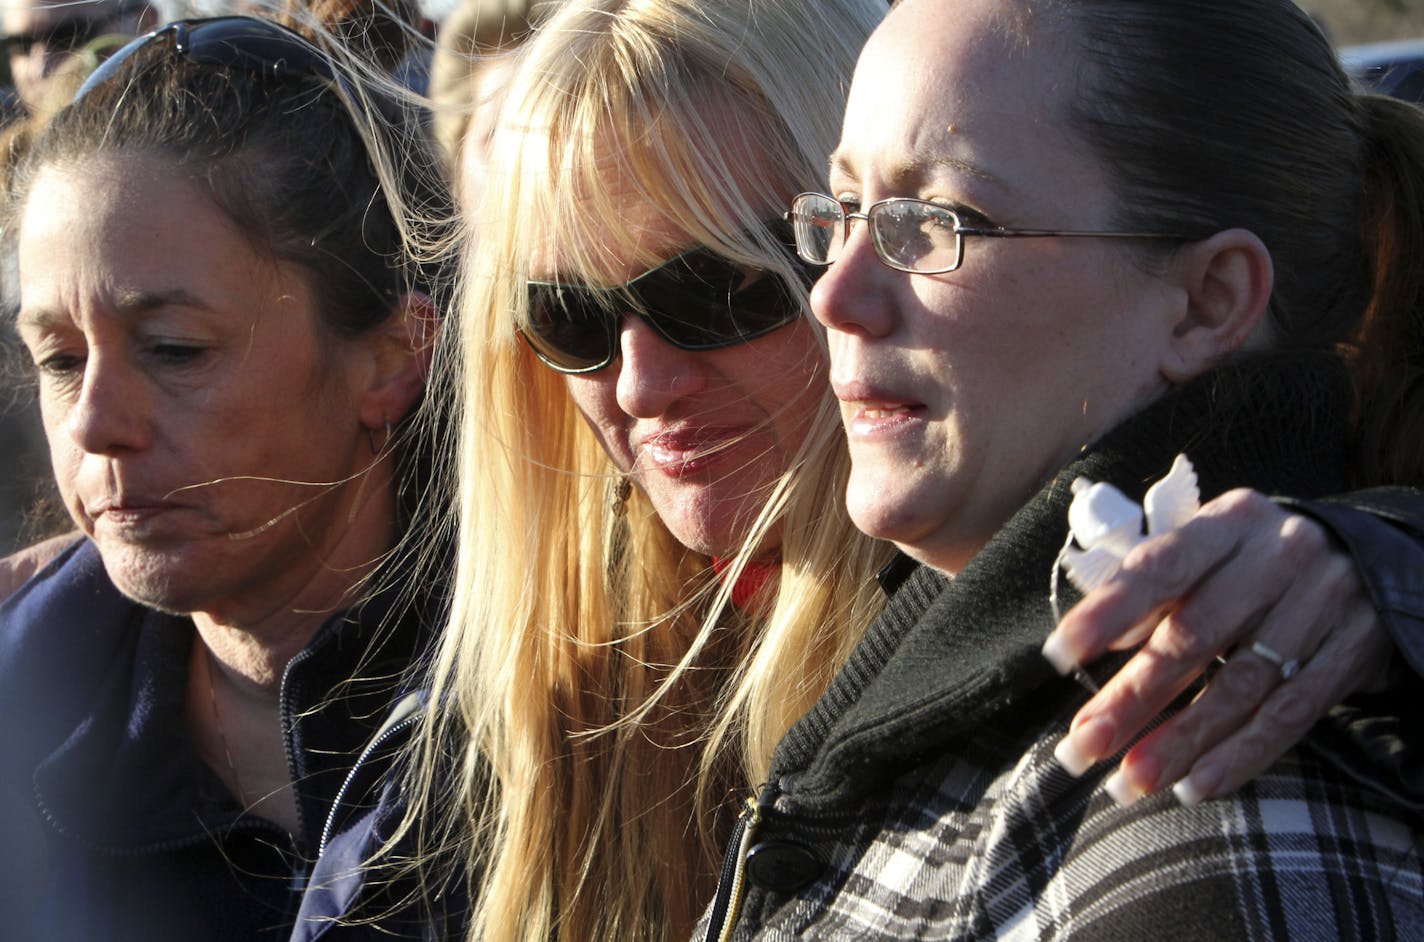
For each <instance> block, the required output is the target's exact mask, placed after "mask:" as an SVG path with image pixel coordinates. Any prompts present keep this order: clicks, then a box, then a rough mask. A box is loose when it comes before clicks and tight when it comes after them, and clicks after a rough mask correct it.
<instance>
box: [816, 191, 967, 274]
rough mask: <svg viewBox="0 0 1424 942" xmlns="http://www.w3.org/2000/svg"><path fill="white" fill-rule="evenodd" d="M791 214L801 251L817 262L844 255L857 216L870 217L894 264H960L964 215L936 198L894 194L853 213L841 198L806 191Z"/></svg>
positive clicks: (938, 267) (883, 253)
mask: <svg viewBox="0 0 1424 942" xmlns="http://www.w3.org/2000/svg"><path fill="white" fill-rule="evenodd" d="M790 215H791V222H792V230H793V232H794V233H795V236H796V254H797V255H799V256H801V258H803V259H805V260H806V261H808V262H811V263H812V264H816V265H829V264H831V263H832V262H834V261H836V260H837V259H838V258H840V255H841V252H842V251H843V250H844V248H845V240H846V238H847V235H848V231H849V227H850V222H851V219H852V218H863V219H866V220H867V223H868V225H869V226H870V238H871V242H872V243H873V245H874V247H875V250H876V253H877V254H878V255H879V256H880V258H881V259H883V260H884V261H885V262H886V263H887V264H889V265H891V266H892V267H894V268H899V269H902V270H904V271H946V270H951V269H953V268H956V267H957V266H958V264H959V259H960V252H961V242H960V239H961V236H960V234H959V231H958V230H959V217H958V216H956V215H955V214H954V212H953V211H952V210H949V209H946V208H944V207H942V206H936V205H934V204H933V203H926V202H923V201H921V200H911V199H890V200H884V201H882V202H879V203H875V204H873V205H871V206H870V207H869V209H868V210H867V211H866V212H865V213H864V214H860V213H851V214H850V215H849V216H848V215H847V214H846V211H845V207H844V206H842V204H841V203H840V201H839V200H836V199H833V198H831V197H829V196H826V195H824V194H820V193H802V194H801V195H800V196H797V197H796V199H795V200H793V201H792V208H791V214H790Z"/></svg>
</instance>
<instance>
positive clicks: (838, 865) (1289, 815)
mask: <svg viewBox="0 0 1424 942" xmlns="http://www.w3.org/2000/svg"><path fill="white" fill-rule="evenodd" d="M1005 725H1006V724H1004V723H995V724H994V725H993V726H991V727H989V728H986V729H984V730H983V731H982V734H981V735H978V736H976V737H975V742H974V743H965V744H964V748H963V749H962V750H961V751H956V752H953V753H946V754H945V755H943V756H942V757H940V758H938V759H937V760H935V761H933V762H932V763H930V764H927V765H925V766H923V767H922V768H919V769H917V770H915V771H913V772H910V773H908V774H906V775H904V776H902V777H901V778H899V779H897V780H896V781H895V783H894V784H893V786H892V787H891V788H890V789H889V791H888V792H887V793H886V795H885V798H884V800H883V801H882V802H880V803H878V804H876V805H872V806H867V807H865V808H863V809H862V810H861V812H860V813H859V814H858V815H857V817H856V819H855V820H854V821H853V822H835V821H834V819H831V820H830V821H821V822H818V821H816V820H815V819H807V818H801V817H799V816H798V814H797V813H796V810H795V806H794V802H792V801H790V800H788V799H783V800H782V802H781V803H780V807H779V808H778V811H779V812H781V813H782V814H778V815H777V816H776V817H775V818H774V819H772V820H770V821H768V822H767V826H766V827H765V828H764V830H763V833H762V834H760V835H759V839H762V840H777V839H779V838H786V837H794V839H797V840H800V841H802V842H804V843H805V844H806V845H807V846H808V847H809V848H810V849H811V850H813V851H814V852H815V853H816V854H817V856H819V857H820V859H821V860H822V861H825V862H826V863H827V865H828V866H827V869H826V871H825V872H824V873H823V874H822V876H821V878H820V879H818V880H817V881H816V882H815V883H813V884H812V885H811V886H809V887H806V888H804V889H802V890H801V891H799V892H798V893H797V894H796V895H794V896H793V897H791V898H789V899H788V898H786V897H785V896H778V895H777V894H775V893H771V892H768V891H764V890H758V889H755V888H754V889H752V890H751V891H750V892H749V894H748V897H747V899H746V903H745V905H744V907H743V910H742V916H741V918H740V919H739V921H738V925H737V928H736V931H735V933H734V935H733V938H734V939H753V938H755V939H771V940H781V939H847V940H849V939H1002V940H1058V939H1074V940H1083V939H1089V940H1091V939H1122V940H1132V942H1139V940H1150V939H1165V938H1173V939H1176V938H1181V939H1213V940H1215V939H1242V940H1283V939H1299V940H1322V939H1331V940H1334V939H1360V940H1383V939H1424V860H1421V842H1420V832H1419V830H1418V826H1419V823H1420V822H1419V821H1418V820H1417V819H1415V818H1413V817H1412V815H1411V814H1410V813H1409V812H1408V811H1407V810H1404V809H1401V808H1399V807H1398V806H1396V805H1393V804H1392V803H1391V802H1390V801H1389V800H1388V799H1386V798H1383V797H1381V796H1379V795H1378V794H1377V793H1376V792H1374V791H1373V790H1371V789H1370V788H1368V787H1367V786H1363V785H1361V784H1359V783H1357V782H1355V781H1354V780H1353V779H1352V778H1351V777H1350V776H1348V775H1345V774H1343V773H1342V772H1341V771H1340V770H1338V769H1335V768H1333V767H1331V766H1330V765H1328V764H1327V763H1325V762H1323V761H1322V760H1321V759H1320V758H1319V757H1317V756H1315V755H1314V753H1313V752H1312V751H1311V750H1310V749H1309V748H1308V747H1306V748H1303V749H1300V750H1298V751H1296V752H1293V753H1292V754H1290V755H1289V756H1287V757H1286V758H1285V759H1283V760H1282V761H1280V762H1278V763H1277V764H1276V765H1275V766H1273V767H1272V769H1271V770H1270V771H1269V772H1267V773H1266V774H1265V775H1263V776H1262V777H1261V778H1260V779H1258V780H1257V781H1256V782H1254V783H1252V784H1251V785H1249V786H1247V787H1246V788H1244V789H1242V790H1241V791H1240V792H1239V793H1237V794H1235V795H1233V796H1230V797H1227V798H1224V799H1220V800H1215V801H1209V802H1205V803H1203V804H1201V805H1199V806H1197V807H1195V808H1186V807H1182V806H1181V805H1179V804H1178V803H1177V802H1176V800H1175V799H1174V798H1173V797H1172V796H1171V795H1170V794H1165V795H1158V796H1154V797H1152V798H1147V799H1143V800H1141V801H1139V802H1137V803H1136V804H1134V805H1132V806H1131V807H1128V808H1119V807H1118V806H1117V805H1116V804H1114V802H1113V801H1112V799H1111V798H1109V797H1108V796H1107V794H1106V793H1105V792H1104V791H1103V790H1102V788H1101V782H1102V780H1103V778H1105V777H1106V773H1107V771H1108V770H1109V769H1110V768H1111V766H1110V765H1109V766H1105V767H1104V768H1103V769H1101V770H1097V771H1095V772H1093V773H1090V774H1089V775H1088V776H1087V777H1085V778H1084V779H1082V780H1075V779H1073V778H1071V777H1069V776H1068V775H1067V774H1066V773H1065V772H1064V771H1063V770H1062V768H1061V767H1060V766H1059V765H1058V764H1057V763H1056V762H1055V760H1054V759H1053V755H1052V747H1053V744H1054V742H1055V741H1056V739H1057V735H1056V734H1055V735H1051V736H1045V737H1043V738H1041V739H1039V740H1036V741H1033V742H1031V743H1029V744H1028V745H1027V747H1026V748H1022V749H1020V754H1019V756H1018V758H1017V761H1014V760H1013V757H1012V755H1010V753H1012V752H1013V751H1014V750H1015V749H1019V747H1020V746H1021V745H1022V744H1014V745H1012V746H1009V747H1008V748H1007V749H1005V748H993V747H986V746H984V745H981V744H983V743H993V742H999V743H1012V742H1013V740H1012V738H1011V737H1010V736H1008V735H1005V732H1006V731H1005V729H1004V726H1005ZM1006 760H1007V761H1006ZM783 814H784V815H785V816H784V817H783Z"/></svg>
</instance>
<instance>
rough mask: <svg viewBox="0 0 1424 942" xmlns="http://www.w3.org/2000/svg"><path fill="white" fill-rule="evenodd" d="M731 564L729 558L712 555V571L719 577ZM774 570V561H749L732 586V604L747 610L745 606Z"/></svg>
mask: <svg viewBox="0 0 1424 942" xmlns="http://www.w3.org/2000/svg"><path fill="white" fill-rule="evenodd" d="M731 565H732V561H731V560H730V559H724V558H722V557H719V556H714V557H712V571H713V572H715V573H716V574H717V578H718V579H721V578H723V576H724V575H725V573H726V572H727V570H728V568H730V567H731ZM775 572H776V563H759V562H755V561H753V562H749V563H747V564H746V566H744V567H742V575H741V577H740V578H738V579H737V584H736V585H734V586H732V604H733V605H735V606H737V608H739V609H741V610H742V611H746V610H747V606H749V605H750V604H751V603H752V600H753V599H755V598H756V597H757V594H758V593H759V592H761V590H762V587H763V586H765V585H766V583H767V580H769V579H770V578H771V576H772V574H773V573H775Z"/></svg>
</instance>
